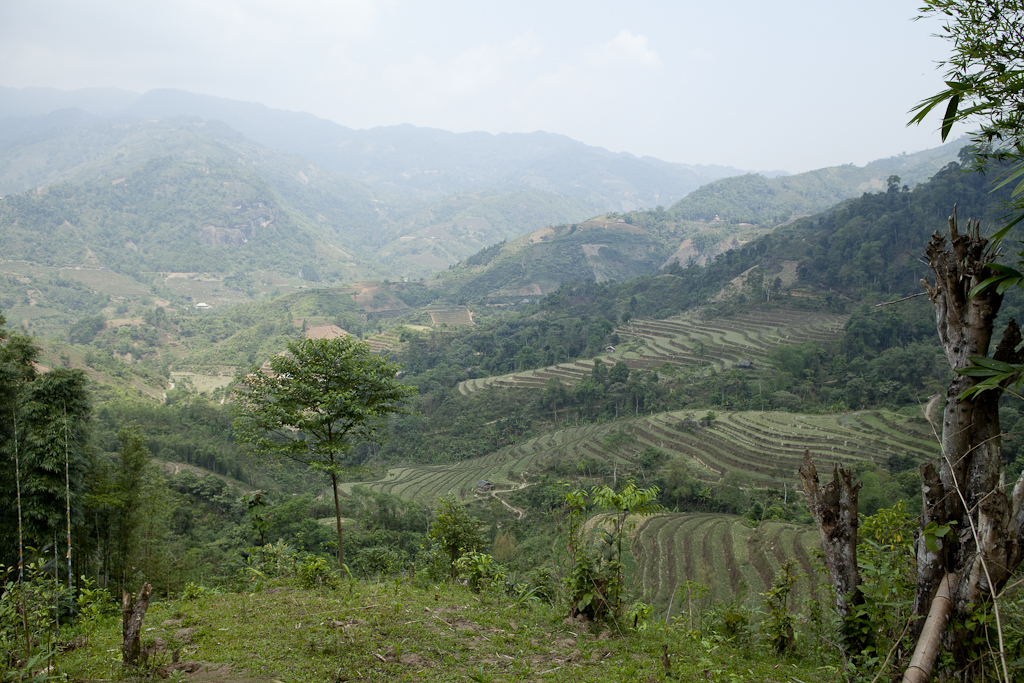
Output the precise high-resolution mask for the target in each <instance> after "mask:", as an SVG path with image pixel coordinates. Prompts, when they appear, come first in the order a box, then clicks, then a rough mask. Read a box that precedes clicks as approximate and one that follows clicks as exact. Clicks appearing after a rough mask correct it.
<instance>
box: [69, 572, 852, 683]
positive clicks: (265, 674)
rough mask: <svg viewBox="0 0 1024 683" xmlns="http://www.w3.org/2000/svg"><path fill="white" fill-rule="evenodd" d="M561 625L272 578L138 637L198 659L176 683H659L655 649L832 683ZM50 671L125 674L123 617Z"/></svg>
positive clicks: (712, 641) (73, 675)
mask: <svg viewBox="0 0 1024 683" xmlns="http://www.w3.org/2000/svg"><path fill="white" fill-rule="evenodd" d="M563 617H564V611H563V610H561V609H557V608H553V607H549V606H547V605H545V604H543V603H537V602H532V603H527V604H526V605H519V606H517V605H515V604H513V602H512V601H511V600H510V599H509V598H508V596H507V595H505V594H504V593H497V592H487V591H485V592H484V593H483V594H480V595H476V594H473V593H470V592H469V591H468V589H465V588H461V587H458V586H448V585H445V586H437V587H428V588H426V589H421V588H417V587H415V586H413V585H411V584H409V583H407V582H404V581H396V580H394V579H391V580H388V581H386V582H381V583H374V584H366V583H348V584H343V585H342V587H340V588H338V589H334V590H332V589H329V588H320V589H317V590H302V589H300V588H298V587H297V586H296V585H295V584H294V583H291V582H287V581H282V580H278V581H275V582H272V584H271V585H270V588H269V590H263V591H262V592H257V593H241V594H212V595H211V594H206V595H201V596H200V597H198V598H196V599H195V600H191V601H185V600H178V601H171V602H162V603H155V604H154V605H153V606H152V607H151V608H150V610H149V613H148V614H147V616H146V622H145V623H146V628H145V638H146V639H147V641H148V643H149V644H152V643H153V642H154V640H155V639H157V638H160V639H162V640H163V641H165V642H166V643H167V646H166V649H165V650H164V651H163V652H158V653H154V654H151V655H150V659H149V667H151V668H155V667H159V666H162V665H166V664H168V663H170V660H171V650H172V649H180V661H181V662H190V661H195V662H201V663H202V666H201V667H200V668H199V669H198V670H197V671H195V672H193V673H189V674H186V675H185V678H187V679H188V680H193V681H206V680H214V679H215V678H216V679H217V680H221V681H272V680H280V681H288V683H293V682H294V683H302V682H304V681H311V682H312V681H317V682H320V681H370V680H395V679H402V680H405V679H409V680H425V681H465V680H467V679H468V680H476V681H481V680H482V681H534V680H543V681H553V682H555V683H559V682H562V681H574V682H575V681H581V680H582V681H615V682H619V681H637V682H642V681H661V680H665V669H664V666H663V664H662V661H661V655H662V646H663V645H665V646H667V649H668V654H669V657H670V659H671V666H672V674H673V676H676V677H678V678H679V680H705V679H707V678H708V677H709V676H710V677H711V679H712V680H732V679H733V677H739V679H741V680H757V681H785V680H789V677H790V676H794V677H796V678H797V679H799V680H801V681H830V680H834V675H835V674H834V673H833V671H834V669H829V667H828V666H826V667H821V665H822V662H820V661H811V660H804V661H800V660H793V659H782V658H778V657H776V656H774V655H768V654H761V653H760V651H759V650H760V648H758V649H757V650H755V649H753V648H751V647H749V646H743V645H737V644H736V643H733V642H729V641H726V640H724V639H721V638H718V637H716V636H713V635H708V634H705V635H703V636H700V635H698V636H697V637H694V636H691V635H686V634H685V633H684V630H683V629H682V628H676V627H673V626H666V625H665V624H664V623H657V622H655V623H652V624H650V626H649V627H648V628H647V629H646V630H643V631H634V630H632V629H631V628H629V626H631V624H630V625H623V626H622V627H621V628H618V627H609V626H604V625H592V624H586V623H579V622H569V621H567V620H564V619H563ZM182 629H194V631H193V632H192V634H191V635H188V634H184V632H183V631H182ZM176 634H178V637H177V638H176ZM826 664H829V663H826ZM57 667H58V669H57V673H58V674H60V675H64V674H66V675H67V676H68V677H69V678H70V679H72V680H85V679H91V680H96V679H106V680H111V679H116V678H120V677H122V676H124V675H125V674H124V672H123V671H122V670H121V666H120V622H119V621H118V620H116V619H111V620H109V621H108V622H106V623H104V624H103V625H102V626H99V627H96V628H95V629H93V630H92V632H91V633H90V634H89V639H88V642H87V643H86V644H85V645H83V646H81V647H78V648H77V649H74V650H71V651H69V652H66V653H63V654H61V655H60V656H59V658H58V660H57ZM139 673H146V671H145V670H143V671H142V672H139Z"/></svg>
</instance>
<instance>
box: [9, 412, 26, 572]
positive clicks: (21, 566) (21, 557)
mask: <svg viewBox="0 0 1024 683" xmlns="http://www.w3.org/2000/svg"><path fill="white" fill-rule="evenodd" d="M11 417H12V418H13V419H14V485H15V489H16V490H17V497H18V583H21V582H22V581H23V580H24V578H25V543H24V540H23V538H22V531H21V460H20V459H19V458H18V414H17V413H16V412H15V411H14V408H13V407H12V408H11Z"/></svg>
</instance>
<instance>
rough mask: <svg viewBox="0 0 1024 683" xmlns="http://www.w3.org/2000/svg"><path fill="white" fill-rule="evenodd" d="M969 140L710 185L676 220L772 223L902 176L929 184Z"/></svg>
mask: <svg viewBox="0 0 1024 683" xmlns="http://www.w3.org/2000/svg"><path fill="white" fill-rule="evenodd" d="M965 144H966V141H965V140H962V139H961V140H955V141H953V142H949V143H947V144H945V145H943V146H942V147H937V148H935V149H929V150H925V151H923V152H918V153H915V154H901V155H899V156H894V157H889V158H887V159H878V160H876V161H872V162H871V163H869V164H867V165H866V166H854V165H853V164H847V165H845V166H832V167H828V168H822V169H817V170H814V171H808V172H806V173H799V174H796V175H787V176H780V177H775V178H766V177H764V176H762V175H757V174H747V175H742V176H736V177H731V178H724V179H721V180H716V181H714V182H711V183H708V184H707V185H704V186H702V187H701V188H699V189H697V190H695V191H693V192H691V193H690V194H688V195H687V196H686V197H684V198H683V199H680V200H679V201H678V202H676V203H675V204H673V205H672V206H671V207H670V209H669V213H670V214H671V215H672V216H673V218H675V219H676V220H690V221H705V222H708V221H719V220H720V221H724V222H728V223H756V224H758V225H761V226H764V227H771V226H774V225H778V224H780V223H784V222H786V221H788V220H790V218H791V217H793V216H799V215H807V214H813V213H817V212H819V211H824V210H825V209H827V208H829V207H830V206H833V205H834V204H837V203H839V202H841V201H843V200H844V199H849V198H851V197H856V196H858V195H860V194H862V193H864V192H878V191H883V190H886V189H887V187H888V181H889V179H890V178H892V177H893V176H898V177H899V180H898V181H896V182H899V183H900V184H902V185H907V186H908V187H910V188H913V187H916V186H917V185H918V184H920V183H924V182H926V181H927V180H928V179H929V178H930V177H931V176H932V175H934V174H935V172H936V171H938V170H939V169H941V168H942V167H943V166H945V165H946V164H948V163H949V162H951V161H955V160H956V159H957V155H958V153H959V152H960V149H961V147H963V146H964V145H965Z"/></svg>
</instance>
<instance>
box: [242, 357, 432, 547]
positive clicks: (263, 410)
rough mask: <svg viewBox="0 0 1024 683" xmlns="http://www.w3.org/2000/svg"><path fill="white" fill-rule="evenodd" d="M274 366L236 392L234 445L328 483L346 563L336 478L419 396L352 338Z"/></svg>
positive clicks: (249, 377) (246, 380) (282, 359)
mask: <svg viewBox="0 0 1024 683" xmlns="http://www.w3.org/2000/svg"><path fill="white" fill-rule="evenodd" d="M268 365H269V368H268V369H267V370H266V371H265V370H263V369H261V368H253V370H252V372H250V373H249V374H248V375H246V376H245V377H244V378H243V379H242V382H241V383H240V385H239V387H238V389H237V390H236V392H235V396H236V398H237V403H236V407H235V420H234V423H233V424H234V429H235V435H236V438H237V439H238V441H239V442H241V443H245V444H248V445H249V446H251V447H252V450H253V452H254V453H257V454H264V455H269V456H272V457H277V458H286V459H289V460H293V461H295V462H298V463H300V464H303V465H305V466H307V467H309V468H310V469H312V470H316V471H320V472H324V473H326V474H327V475H328V476H329V477H330V479H331V486H332V488H333V490H334V503H335V505H334V507H335V520H336V522H337V524H338V561H339V562H344V557H345V556H344V551H343V549H342V533H341V510H340V505H339V501H338V477H339V475H341V474H342V473H343V472H345V471H346V470H349V469H352V468H353V467H355V466H356V465H357V463H355V462H353V460H352V459H351V458H350V457H349V453H348V452H349V451H350V450H351V448H352V447H353V446H354V445H355V444H356V443H359V442H360V441H373V440H375V439H377V438H379V436H380V432H381V428H382V427H383V426H384V420H385V418H386V417H387V416H388V415H390V414H392V413H397V412H402V411H403V410H404V408H403V404H404V403H405V401H406V399H408V398H409V397H411V396H412V395H413V394H414V393H415V392H416V389H415V388H413V387H409V386H406V385H404V384H402V383H401V382H400V381H399V380H398V379H397V377H396V375H397V373H398V371H399V369H400V367H401V366H399V365H398V364H396V363H392V362H390V361H389V360H387V359H386V358H384V357H382V356H377V355H374V354H373V353H372V352H371V351H370V348H369V346H367V345H366V344H365V343H362V342H359V341H357V340H355V339H353V338H351V337H339V338H337V339H304V340H302V341H298V342H292V343H290V344H288V352H287V353H286V354H282V355H278V356H275V357H273V358H272V359H271V360H270V361H269V362H268Z"/></svg>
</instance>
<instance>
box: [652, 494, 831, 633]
mask: <svg viewBox="0 0 1024 683" xmlns="http://www.w3.org/2000/svg"><path fill="white" fill-rule="evenodd" d="M820 547H821V540H820V537H819V536H818V530H817V529H816V528H814V527H813V526H809V525H807V526H804V525H797V524H789V523H786V522H778V521H765V522H762V523H761V525H760V526H759V527H758V528H756V529H755V528H752V527H751V526H750V524H749V523H748V522H746V521H744V520H743V519H742V518H740V517H736V516H734V515H723V514H703V513H666V514H661V515H654V516H652V517H649V518H648V519H646V520H645V521H644V522H643V523H641V524H640V525H639V526H638V527H637V529H636V531H635V532H634V533H633V554H634V556H635V557H636V561H637V567H636V576H637V577H638V580H639V582H640V585H641V587H642V593H643V595H644V599H645V600H646V601H647V602H649V603H650V604H652V605H655V606H656V607H657V608H658V609H667V607H668V603H669V600H670V598H671V597H672V595H673V594H674V593H675V591H676V590H677V589H678V587H679V586H680V585H682V584H683V583H684V582H686V581H694V582H696V583H699V584H702V585H704V586H706V587H707V588H708V591H709V592H708V595H707V597H706V598H705V599H704V602H706V603H708V604H710V602H713V601H716V600H721V601H722V602H730V601H732V600H737V601H738V602H740V603H742V604H744V605H746V606H748V607H753V606H756V605H760V603H761V601H762V599H761V596H760V595H759V593H763V592H765V591H766V590H767V589H768V588H769V587H770V586H771V583H772V580H773V579H774V577H775V574H776V573H777V572H778V571H779V569H780V568H781V567H782V565H783V564H784V563H785V562H786V561H787V560H789V559H792V560H793V561H794V562H793V564H794V566H793V569H794V571H795V572H797V573H798V574H799V575H800V579H799V581H798V582H797V584H796V585H795V587H794V593H793V595H792V597H791V600H793V603H792V604H798V603H799V601H802V600H803V599H804V598H806V597H808V596H809V595H810V594H811V593H812V592H813V591H816V590H817V587H818V577H817V576H815V572H814V570H813V568H812V565H811V556H812V553H813V552H814V550H815V549H818V548H820ZM686 611H687V605H686V604H685V603H682V604H681V603H680V602H679V598H678V597H677V598H676V599H675V600H674V601H673V607H672V613H673V614H676V615H682V614H684V613H685V612H686Z"/></svg>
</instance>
